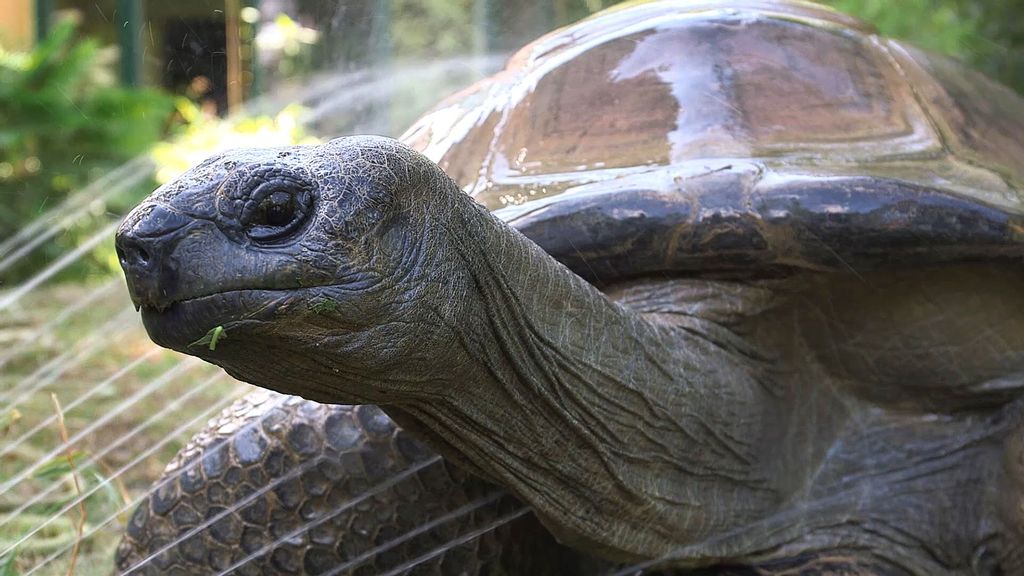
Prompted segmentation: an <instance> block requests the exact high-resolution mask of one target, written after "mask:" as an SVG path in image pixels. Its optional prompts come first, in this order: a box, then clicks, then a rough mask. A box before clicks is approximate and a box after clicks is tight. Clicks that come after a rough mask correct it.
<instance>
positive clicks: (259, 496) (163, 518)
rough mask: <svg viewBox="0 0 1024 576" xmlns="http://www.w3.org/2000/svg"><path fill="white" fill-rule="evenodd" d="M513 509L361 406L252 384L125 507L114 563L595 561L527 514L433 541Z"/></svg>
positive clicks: (548, 565) (239, 569)
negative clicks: (149, 490) (130, 509)
mask: <svg viewBox="0 0 1024 576" xmlns="http://www.w3.org/2000/svg"><path fill="white" fill-rule="evenodd" d="M399 475H401V476H399ZM396 477H397V478H398V480H397V481H396ZM523 509H524V506H523V505H522V504H521V503H520V502H519V501H517V500H516V499H515V498H513V497H512V496H510V495H509V494H508V493H507V492H506V491H505V490H503V489H501V488H499V487H497V486H494V485H492V484H488V483H486V482H483V481H481V480H479V479H477V478H474V477H473V476H470V475H468V474H466V473H465V472H464V471H462V470H460V469H458V468H457V467H454V466H453V465H451V464H450V463H447V462H445V461H443V460H441V459H439V458H437V457H436V456H435V455H434V454H433V453H432V452H431V451H430V450H429V449H428V448H426V446H424V445H423V444H422V443H421V442H419V441H417V440H416V439H414V438H412V437H411V436H410V435H409V434H408V433H406V432H403V431H401V430H400V429H398V428H397V427H396V426H395V425H394V423H393V422H391V420H390V419H389V418H388V417H387V416H386V415H384V414H383V413H382V412H381V411H380V410H379V409H378V408H376V407H375V406H360V407H352V406H327V405H320V404H315V403H313V402H308V401H304V400H302V399H299V398H295V397H285V396H281V395H279V394H270V393H265V392H264V393H256V394H252V395H250V396H248V397H246V398H245V399H243V400H241V401H239V402H237V403H236V404H235V405H233V406H232V407H231V408H229V409H228V410H226V411H225V412H224V414H222V415H221V416H220V417H219V418H218V419H217V420H215V421H213V422H211V425H210V427H209V428H208V429H207V430H206V431H205V432H204V433H203V434H201V435H200V436H197V437H196V438H194V439H193V440H192V442H191V443H190V444H189V445H188V446H187V447H186V448H185V449H184V450H183V451H182V452H181V453H180V454H179V455H178V457H177V458H176V459H175V460H174V461H173V462H171V463H170V465H169V466H168V468H167V471H166V474H165V476H164V480H163V481H162V483H161V485H160V486H159V487H158V488H157V489H156V490H155V492H154V493H153V494H152V495H150V496H149V497H148V498H147V499H146V500H145V501H144V502H143V503H142V505H140V506H139V507H138V508H137V509H136V510H135V513H134V514H133V515H132V518H131V521H130V522H129V524H128V530H127V533H126V535H125V539H124V540H123V541H122V543H121V546H120V547H119V549H118V553H117V561H116V564H117V568H118V570H119V571H120V572H121V573H130V574H161V575H163V574H182V575H187V574H211V573H212V574H216V573H220V572H225V571H226V572H228V573H231V574H245V575H257V574H266V575H277V574H324V573H333V574H342V575H348V574H365V575H372V574H383V573H386V572H388V571H389V570H393V569H396V568H397V567H400V566H401V565H402V564H403V563H406V562H408V561H410V560H413V559H417V558H419V557H421V556H424V555H429V554H431V553H433V552H435V551H439V552H440V553H438V554H436V555H435V556H434V557H432V558H428V559H427V560H425V561H423V562H421V563H419V564H417V565H416V566H415V568H412V569H410V570H408V571H402V573H408V574H422V575H424V576H426V575H438V576H439V575H447V574H538V575H544V574H552V575H561V574H581V575H585V574H588V573H593V571H594V570H598V569H599V568H600V564H599V563H598V562H596V561H592V560H586V559H583V558H581V557H579V555H578V554H577V553H575V552H572V551H571V550H569V549H567V548H564V547H561V546H559V545H558V544H556V543H555V542H554V540H553V539H552V538H551V537H550V536H549V535H548V534H547V533H546V532H545V531H544V530H543V529H541V528H540V526H539V525H538V523H537V521H536V520H535V519H534V518H532V517H531V516H530V515H526V516H523V517H521V518H518V519H516V520H514V521H512V522H510V523H507V524H502V525H500V526H499V527H497V528H496V529H494V530H492V531H486V532H484V533H483V534H482V535H481V536H480V537H478V538H474V539H471V540H469V541H468V542H466V543H464V544H461V545H454V546H451V548H450V549H446V550H438V549H439V547H443V546H444V545H446V544H448V543H449V542H451V541H453V540H456V539H457V538H459V537H460V536H463V535H466V534H469V533H471V532H472V531H474V530H477V529H480V528H485V527H488V526H489V525H490V524H492V523H494V522H495V521H496V520H499V519H501V518H503V517H505V516H506V515H510V514H514V513H516V512H517V511H519V510H523ZM448 515H450V519H448V520H447V521H444V522H436V523H435V524H429V523H430V522H431V521H436V520H438V519H446V518H449V516H448ZM311 521H316V524H315V525H314V526H309V523H310V522H311ZM424 527H426V528H428V529H426V530H423V528H424ZM304 528H305V529H304ZM414 530H422V533H420V532H413V531H414Z"/></svg>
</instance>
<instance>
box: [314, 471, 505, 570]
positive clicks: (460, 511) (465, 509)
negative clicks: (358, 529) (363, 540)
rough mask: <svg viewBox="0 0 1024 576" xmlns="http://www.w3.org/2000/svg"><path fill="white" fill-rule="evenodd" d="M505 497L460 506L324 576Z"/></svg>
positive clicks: (345, 568) (493, 496)
mask: <svg viewBox="0 0 1024 576" xmlns="http://www.w3.org/2000/svg"><path fill="white" fill-rule="evenodd" d="M503 496H506V493H505V492H504V491H499V492H495V493H494V494H491V495H489V496H485V497H483V498H478V499H477V500H474V501H473V502H470V503H469V504H465V505H463V506H460V507H459V508H457V509H455V510H453V511H451V512H449V513H447V514H445V515H443V516H439V517H437V518H435V519H433V520H431V521H429V522H427V523H425V524H421V525H420V526H418V527H416V528H414V529H413V530H410V531H409V532H406V533H405V534H402V535H401V536H398V537H397V538H393V539H391V540H390V541H388V542H385V543H383V544H381V545H379V546H375V547H373V548H371V549H369V550H367V551H366V552H363V553H362V554H360V555H359V556H356V557H355V558H352V559H351V560H348V561H347V562H345V563H344V564H341V565H339V566H336V567H335V568H334V569H332V570H331V571H330V572H327V573H326V574H324V575H323V576H336V575H337V574H340V573H341V572H342V571H343V570H348V569H350V568H355V567H356V566H359V565H360V564H362V563H363V562H366V561H367V560H369V559H370V558H373V557H374V556H376V555H377V554H380V553H381V552H384V551H386V550H390V549H392V548H394V547H395V546H398V545H400V544H402V543H403V542H408V541H409V540H412V539H413V538H415V537H417V536H419V535H421V534H426V533H427V532H429V531H430V530H433V529H434V528H437V527H438V526H440V525H442V524H446V523H448V522H451V521H452V520H455V519H456V518H461V517H462V516H465V515H466V514H469V513H470V512H473V511H475V510H479V509H480V508H483V507H484V506H487V505H488V504H493V503H494V502H497V501H498V500H499V499H501V498H502V497H503Z"/></svg>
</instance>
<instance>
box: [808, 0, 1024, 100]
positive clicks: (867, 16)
mask: <svg viewBox="0 0 1024 576" xmlns="http://www.w3.org/2000/svg"><path fill="white" fill-rule="evenodd" d="M825 1H826V2H827V3H828V4H830V5H831V6H833V7H834V8H837V9H839V10H842V11H843V12H846V13H847V14H851V15H853V16H856V17H858V18H861V19H862V20H865V21H867V22H870V23H872V24H874V25H875V26H876V27H877V28H878V31H879V32H880V33H881V34H882V35H884V36H891V37H893V38H901V39H904V40H907V41H909V42H910V43H912V44H914V45H916V46H919V47H921V48H924V49H926V50H931V51H933V52H939V53H942V54H946V55H949V56H953V57H955V58H958V59H960V60H962V61H964V62H966V63H968V64H969V65H971V66H972V67H973V68H976V69H978V70H980V71H982V72H985V73H986V74H988V75H990V76H992V77H993V78H996V79H997V80H1000V81H1001V82H1003V83H1005V84H1007V85H1008V86H1010V87H1012V88H1014V89H1016V90H1017V91H1018V92H1021V93H1024V2H1022V1H1021V0H900V1H899V2H893V1H891V0H825Z"/></svg>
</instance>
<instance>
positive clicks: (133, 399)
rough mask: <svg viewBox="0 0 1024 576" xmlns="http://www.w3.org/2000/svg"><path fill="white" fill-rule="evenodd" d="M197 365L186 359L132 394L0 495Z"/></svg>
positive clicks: (3, 487)
mask: <svg viewBox="0 0 1024 576" xmlns="http://www.w3.org/2000/svg"><path fill="white" fill-rule="evenodd" d="M197 364H198V360H194V359H192V358H185V359H183V360H181V361H179V362H178V363H177V364H175V365H174V366H173V367H171V368H170V369H168V370H167V371H165V372H164V373H163V374H161V375H160V376H159V377H157V378H156V379H155V380H153V381H152V382H150V383H149V384H148V385H147V386H146V387H145V388H142V389H141V390H139V391H137V392H136V393H134V394H132V395H131V396H129V397H128V398H127V399H125V400H124V401H122V402H121V403H120V404H118V405H117V406H115V407H114V409H113V410H110V411H108V412H106V413H105V414H103V416H101V417H99V418H98V419H96V420H95V421H93V422H92V423H91V424H90V425H89V426H86V427H85V428H84V429H82V430H81V431H79V432H78V433H76V434H75V435H74V436H73V437H72V438H71V440H70V441H69V442H66V443H63V444H61V445H60V446H57V447H56V448H54V449H53V450H51V451H50V452H48V453H47V454H46V455H45V456H43V457H42V458H40V459H39V460H37V461H36V463H35V464H33V465H31V466H29V467H27V468H25V469H23V470H22V471H21V472H19V473H18V474H15V475H14V476H12V477H11V478H9V479H7V480H6V481H5V482H4V483H3V484H0V495H3V494H6V493H7V491H8V490H10V489H11V488H12V487H14V486H17V485H18V484H19V483H20V482H21V481H22V480H24V479H25V478H27V477H28V476H29V475H30V474H32V473H33V472H35V471H36V470H38V469H39V468H41V467H42V466H43V464H44V463H45V462H48V461H49V460H50V459H52V458H53V457H54V456H56V455H57V454H61V453H63V451H64V450H65V449H67V447H68V445H73V444H75V443H77V442H79V441H80V440H81V439H82V438H84V437H86V436H88V435H89V434H92V433H93V432H94V431H95V430H97V429H98V428H100V427H102V426H104V425H106V424H107V422H110V421H111V420H113V419H114V418H116V417H117V416H120V415H121V413H122V412H124V411H125V410H127V409H128V408H131V407H132V406H133V405H135V404H136V403H137V402H138V401H139V400H141V399H143V398H145V397H146V396H148V395H150V394H152V393H153V391H155V390H157V389H159V388H161V387H163V386H165V385H166V384H167V383H168V382H170V381H171V380H173V379H174V377H176V376H177V375H178V374H179V373H182V372H186V371H188V370H191V369H193V368H195V367H196V365H197Z"/></svg>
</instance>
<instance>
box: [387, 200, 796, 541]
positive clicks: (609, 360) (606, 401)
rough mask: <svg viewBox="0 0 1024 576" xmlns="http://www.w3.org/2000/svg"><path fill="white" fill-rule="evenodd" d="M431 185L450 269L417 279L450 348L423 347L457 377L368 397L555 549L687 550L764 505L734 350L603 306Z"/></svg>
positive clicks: (773, 495) (597, 296)
mask: <svg viewBox="0 0 1024 576" xmlns="http://www.w3.org/2000/svg"><path fill="white" fill-rule="evenodd" d="M446 185H447V187H448V188H449V190H448V194H447V195H448V196H449V197H450V200H448V201H451V202H452V204H453V205H452V206H451V209H450V210H449V209H446V210H445V211H444V214H445V219H446V220H447V222H448V224H446V225H441V224H440V223H437V222H435V223H429V224H428V226H427V227H426V230H428V231H430V232H428V234H433V233H436V234H437V236H436V237H434V238H431V239H430V240H429V241H428V243H429V245H430V246H431V247H432V248H433V249H437V248H439V247H442V246H443V247H444V249H443V250H436V251H437V252H447V255H446V256H444V259H445V260H446V261H449V262H453V263H456V265H455V266H454V269H447V270H446V269H445V268H444V267H442V266H430V267H428V270H431V271H437V272H436V275H435V274H432V273H431V272H427V275H428V276H427V277H426V278H424V279H423V280H421V281H419V282H417V284H419V285H420V286H434V285H441V286H445V287H446V288H447V289H450V288H451V287H453V285H455V286H458V288H457V289H456V290H455V291H453V292H454V293H455V294H458V302H459V310H458V312H457V314H456V315H455V316H454V317H453V319H454V320H455V322H454V323H453V324H452V325H451V326H450V327H446V331H450V340H448V342H449V343H448V345H447V346H445V347H443V348H442V349H439V350H435V351H432V355H434V356H435V358H437V359H438V360H440V361H441V362H440V364H439V365H442V366H446V367H448V366H450V367H453V368H455V367H457V369H453V370H451V371H450V372H449V373H448V376H447V378H446V380H448V381H447V382H445V384H444V386H445V387H446V390H445V391H444V393H443V394H439V395H437V396H432V397H424V398H419V399H415V400H414V401H400V400H399V401H394V402H392V403H388V402H387V401H386V400H387V399H386V398H375V401H376V402H378V403H383V404H385V406H384V409H385V411H389V406H394V408H396V409H397V410H390V411H389V413H391V415H392V416H393V417H396V418H397V419H398V420H399V421H400V422H407V421H408V418H411V419H413V420H415V421H416V423H415V424H414V426H417V425H418V426H419V427H421V428H423V429H425V431H426V436H427V439H428V440H429V441H432V442H433V443H434V444H435V445H436V447H437V448H438V449H439V450H440V451H441V452H442V453H445V454H446V455H448V456H449V457H452V458H454V459H456V460H460V461H463V462H466V463H468V464H469V465H470V466H471V467H472V468H473V469H475V470H477V471H478V473H481V474H483V475H485V477H487V478H490V479H491V480H493V481H495V482H497V483H499V484H502V485H504V486H506V487H509V488H510V489H512V490H513V491H514V492H515V493H516V494H518V495H519V496H520V497H522V498H523V499H524V500H526V501H527V502H528V503H530V504H531V505H532V506H533V508H534V510H535V511H536V512H537V513H538V515H539V516H540V517H541V519H542V520H543V521H544V522H545V524H546V525H547V526H548V527H549V528H550V529H551V530H552V531H553V532H555V534H556V536H558V537H559V539H560V540H562V541H563V542H565V543H568V544H570V545H574V546H576V547H580V548H583V549H587V550H590V551H598V552H600V553H601V554H602V555H604V556H606V557H610V558H614V559H637V558H650V557H656V556H660V555H663V554H666V553H668V552H670V551H671V550H673V549H674V548H676V547H678V546H680V545H681V544H683V543H694V542H702V541H704V540H705V539H707V538H709V537H710V536H711V535H714V534H718V533H722V532H725V531H727V530H730V529H732V528H735V527H737V526H740V525H742V524H744V523H746V522H748V521H750V520H751V519H752V518H755V517H757V516H758V515H760V514H763V513H764V511H765V510H766V509H768V508H769V507H771V506H774V505H776V504H777V503H778V499H779V496H778V492H777V491H776V489H775V487H774V486H772V485H771V482H770V481H769V479H768V478H766V477H765V473H764V470H763V469H762V467H761V465H760V462H759V460H760V458H759V452H761V450H759V446H758V440H759V439H760V438H763V437H764V435H763V434H762V428H763V427H764V425H765V415H764V412H765V411H766V410H771V406H772V403H771V402H769V401H768V400H769V398H768V395H767V390H766V388H765V387H764V385H763V384H762V383H760V382H759V381H758V376H759V371H760V368H761V365H760V364H759V363H758V362H757V361H756V360H753V359H752V358H755V357H756V354H754V353H753V352H752V351H751V350H750V349H749V347H745V346H743V345H742V344H740V341H739V339H738V338H735V337H733V336H732V335H731V334H730V333H728V331H727V330H725V329H722V328H721V327H719V326H716V325H713V324H711V323H710V322H707V323H702V322H700V321H699V320H697V319H694V318H691V320H693V322H692V323H691V324H690V325H689V326H687V327H686V328H683V327H680V326H677V325H675V324H674V323H673V322H671V321H669V320H657V319H654V318H652V317H646V316H645V315H642V314H640V313H638V312H636V311H634V310H632V309H630V308H628V307H625V306H623V305H620V304H618V303H615V302H613V301H612V300H610V299H609V298H608V297H607V296H605V295H604V294H602V293H601V292H599V291H598V290H596V289H595V288H594V287H593V286H591V285H590V284H588V283H587V282H585V281H584V280H582V279H581V278H580V277H578V276H577V275H575V274H573V273H572V272H570V271H569V270H568V269H566V268H565V267H564V266H562V265H561V264H560V263H558V262H557V261H555V260H554V259H553V258H551V257H550V256H549V255H548V254H547V253H545V252H544V251H543V250H541V249H540V248H539V247H537V246H536V245H535V244H534V243H532V242H530V241H529V240H528V239H527V238H525V237H524V236H523V235H521V234H520V233H518V232H516V231H515V230H513V229H510V228H509V227H508V226H506V225H505V224H504V223H502V222H500V221H499V220H498V219H496V218H495V217H493V216H492V215H491V214H489V213H487V212H485V211H484V210H481V209H480V208H478V207H477V206H476V205H474V204H473V202H472V201H471V200H470V198H469V197H467V196H465V195H464V194H462V193H461V192H460V191H459V190H457V189H456V188H455V187H454V186H451V185H450V184H447V183H446ZM448 201H446V202H448ZM431 251H435V250H431ZM657 291H658V283H654V284H651V285H638V286H635V287H634V288H633V290H631V293H632V294H631V295H632V297H634V298H642V297H641V296H639V294H640V293H646V296H647V297H654V294H655V293H656V292H657ZM749 292H756V290H754V289H751V290H749ZM705 295H709V296H710V297H711V298H718V297H722V296H723V295H721V294H715V293H714V292H710V293H708V292H705ZM733 296H736V294H733ZM744 296H748V294H744ZM444 299H445V295H444V292H443V291H442V292H441V293H439V294H432V295H424V297H423V300H424V301H431V300H433V301H438V300H441V301H443V300H444ZM753 300H754V301H755V302H756V300H757V299H756V298H754V299H753ZM747 304H749V303H747ZM666 316H670V315H666ZM652 320H653V321H652ZM436 366H437V365H435V366H434V367H432V368H430V373H432V374H436V373H437V368H436ZM397 368H398V370H397V371H398V374H403V373H406V374H407V372H406V369H405V368H404V367H397ZM396 376H397V374H396ZM448 387H450V388H448ZM723 502H735V503H737V504H739V503H742V505H740V506H735V507H732V506H729V505H723V504H722V503H723Z"/></svg>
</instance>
